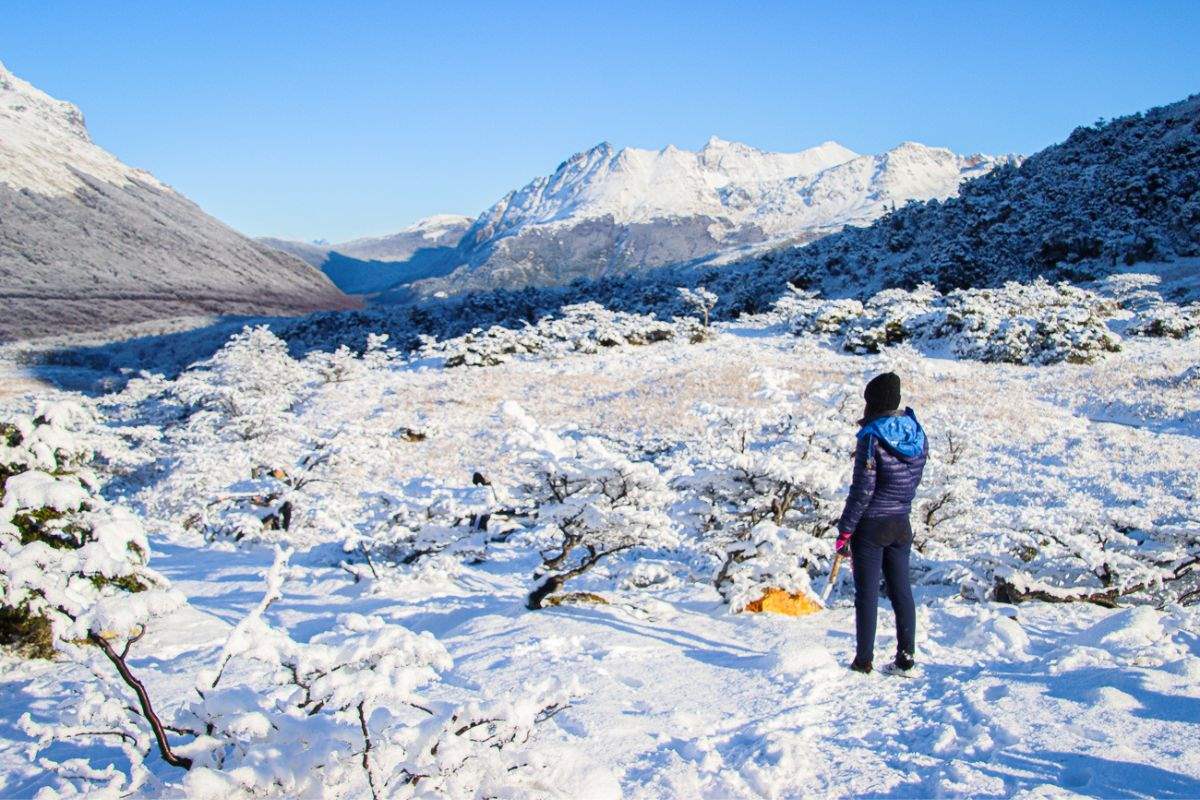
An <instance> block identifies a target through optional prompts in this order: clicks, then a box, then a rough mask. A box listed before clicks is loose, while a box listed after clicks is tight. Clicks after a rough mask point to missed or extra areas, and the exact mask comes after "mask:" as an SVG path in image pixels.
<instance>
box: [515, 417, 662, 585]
mask: <svg viewBox="0 0 1200 800" xmlns="http://www.w3.org/2000/svg"><path fill="white" fill-rule="evenodd" d="M502 413H503V417H504V420H505V422H506V423H507V424H508V425H509V426H510V431H511V434H510V436H511V442H512V446H513V447H514V448H515V449H516V450H517V452H518V454H519V460H520V462H521V464H522V466H523V468H524V474H525V481H524V485H523V486H522V487H521V489H520V497H521V499H522V500H523V501H524V502H526V503H528V504H529V505H530V506H532V507H533V508H534V509H536V514H537V523H536V526H535V528H534V530H533V531H532V532H531V534H530V538H531V540H532V542H533V544H534V546H536V547H537V548H538V549H539V551H540V554H541V557H542V563H541V564H540V565H539V566H538V568H537V570H536V572H535V573H534V580H535V582H536V585H535V586H534V588H533V590H532V591H531V592H530V593H529V598H528V605H529V607H530V608H533V609H536V608H541V607H542V606H543V605H544V604H545V602H546V600H547V599H548V598H549V597H550V596H551V595H553V594H554V593H555V592H558V591H560V590H562V589H563V587H564V586H565V585H566V583H567V582H568V581H570V580H572V579H573V578H577V577H579V576H580V575H583V574H584V573H586V572H588V571H589V570H590V569H592V568H593V567H594V566H595V565H596V564H597V563H599V562H600V561H601V560H603V559H605V558H608V557H610V556H612V555H614V554H616V553H620V552H623V551H626V550H630V549H632V548H635V547H645V548H665V547H671V546H674V545H675V544H676V543H677V542H678V537H677V534H676V531H675V530H674V527H673V525H672V522H671V519H670V517H669V516H668V515H667V513H666V508H667V506H668V505H669V504H670V502H671V499H672V498H671V492H670V489H669V488H668V486H667V483H666V481H665V480H664V478H663V476H662V475H661V474H660V473H659V471H658V470H657V469H656V468H655V467H654V465H653V464H649V463H646V462H635V461H631V460H630V459H628V458H626V457H625V456H623V455H621V454H619V453H616V452H614V451H613V450H612V448H611V447H609V446H608V445H607V444H605V443H604V442H602V441H601V440H599V439H597V438H595V437H587V436H585V437H580V438H578V439H568V438H566V437H563V436H559V435H558V434H555V433H553V432H552V431H549V430H546V429H545V428H542V427H541V426H539V425H538V424H537V423H536V422H535V421H534V420H533V419H532V418H531V417H530V416H529V415H528V414H527V413H525V411H524V410H523V409H522V408H521V407H520V406H518V405H517V404H516V403H514V402H512V401H509V402H507V403H505V404H504V406H503V408H502Z"/></svg>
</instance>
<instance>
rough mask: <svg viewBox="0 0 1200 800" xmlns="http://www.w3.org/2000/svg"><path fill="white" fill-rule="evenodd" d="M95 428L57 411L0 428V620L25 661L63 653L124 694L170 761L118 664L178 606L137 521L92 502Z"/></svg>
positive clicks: (62, 407) (96, 497)
mask: <svg viewBox="0 0 1200 800" xmlns="http://www.w3.org/2000/svg"><path fill="white" fill-rule="evenodd" d="M95 425H96V420H95V417H94V415H93V414H92V413H91V412H90V411H89V410H88V409H85V408H82V407H80V406H77V405H73V404H70V403H57V404H52V405H48V406H43V407H40V408H38V409H37V410H36V411H35V413H34V414H33V415H32V416H19V417H16V418H15V419H13V420H11V421H9V422H6V423H4V424H3V425H2V426H0V435H2V436H3V438H4V443H3V448H2V451H0V464H2V466H0V475H2V477H3V486H2V487H0V606H2V611H0V617H2V619H3V622H4V628H5V631H4V633H5V637H6V638H10V639H11V640H15V641H14V642H13V643H16V644H18V645H21V646H23V647H24V648H25V649H26V650H27V651H28V652H30V654H32V655H40V656H45V657H49V656H50V655H51V654H52V653H54V652H63V653H66V654H67V655H68V656H69V657H71V658H72V659H74V660H77V661H81V662H83V663H85V664H88V665H90V666H91V667H92V669H93V670H94V671H95V672H96V673H97V674H100V675H104V676H105V679H106V680H107V681H108V682H109V687H110V691H109V694H110V695H116V696H118V697H122V696H126V695H132V696H133V697H132V698H131V699H129V700H126V701H125V705H126V706H131V704H132V703H134V702H136V703H137V704H138V706H137V707H138V709H139V713H140V714H141V716H142V718H143V720H144V721H145V722H146V723H149V725H150V727H151V729H152V731H153V734H154V738H155V741H156V743H157V745H158V748H159V751H160V752H161V753H162V755H163V757H164V758H166V759H167V760H168V761H171V762H176V761H179V759H178V758H177V757H176V755H175V754H174V753H173V751H172V749H171V745H170V743H169V742H168V741H167V737H166V733H165V732H164V729H163V727H162V724H161V723H160V722H159V720H158V717H157V715H156V713H155V712H154V709H153V708H152V706H151V703H150V700H149V697H148V695H147V694H146V691H145V688H144V686H143V685H142V684H141V682H140V681H139V680H138V679H137V678H136V677H135V676H134V675H133V673H132V672H131V671H130V670H129V666H128V663H127V661H126V659H127V657H128V655H129V651H130V648H131V647H132V646H133V645H134V644H135V643H136V642H137V641H138V640H139V639H141V637H142V636H143V635H144V634H145V632H146V627H147V625H148V624H149V623H150V622H151V620H153V619H154V618H156V617H159V616H162V615H164V614H167V613H169V612H171V611H173V610H174V609H176V608H177V607H178V606H179V605H180V604H181V603H182V602H183V600H182V597H181V596H180V595H179V594H178V593H176V592H174V591H172V590H171V589H170V586H169V584H168V582H167V580H166V579H165V578H163V577H162V576H161V575H159V574H158V573H156V572H154V571H153V570H151V569H150V567H149V566H148V561H149V557H150V547H149V543H148V542H147V539H146V534H145V531H144V530H143V528H142V525H141V522H140V520H139V519H138V518H137V517H135V516H134V515H133V514H132V513H131V512H130V511H128V510H127V509H125V508H122V507H120V506H116V505H113V504H111V503H109V502H107V501H106V500H104V499H103V498H102V497H101V496H100V494H99V481H98V479H97V478H96V476H95V474H94V473H93V472H91V470H90V469H88V461H89V459H90V457H91V449H90V447H89V446H88V445H87V439H88V438H89V436H88V429H89V428H91V427H94V426H95ZM97 651H98V652H99V653H100V654H101V658H100V659H98V658H97V656H96V655H95V654H96V653H97ZM98 660H100V661H107V663H108V665H109V666H108V669H104V668H103V667H102V666H101V665H100V664H97V663H96V662H97V661H98ZM102 710H104V709H102ZM105 713H111V709H107V710H105ZM126 727H127V728H129V729H130V730H135V728H134V726H132V725H127V726H126ZM126 734H127V736H128V737H129V738H130V739H133V740H137V741H140V740H142V739H144V738H145V734H144V732H141V731H138V732H136V733H133V732H129V731H127V732H126ZM185 762H186V759H184V760H183V761H179V763H185Z"/></svg>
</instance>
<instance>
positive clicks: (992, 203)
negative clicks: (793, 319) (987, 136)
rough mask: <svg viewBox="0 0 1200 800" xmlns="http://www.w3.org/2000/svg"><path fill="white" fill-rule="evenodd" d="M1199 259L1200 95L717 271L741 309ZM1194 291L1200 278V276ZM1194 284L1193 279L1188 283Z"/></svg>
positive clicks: (1084, 275) (1075, 135)
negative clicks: (793, 297) (809, 294)
mask: <svg viewBox="0 0 1200 800" xmlns="http://www.w3.org/2000/svg"><path fill="white" fill-rule="evenodd" d="M1193 256H1200V95H1193V96H1192V97H1189V98H1188V99H1186V100H1183V101H1180V102H1178V103H1174V104H1171V105H1167V106H1163V107H1160V108H1155V109H1151V110H1150V111H1147V112H1145V113H1144V114H1143V113H1138V114H1132V115H1130V116H1126V117H1121V118H1118V119H1114V120H1111V121H1109V122H1105V123H1101V124H1097V125H1094V126H1091V127H1080V128H1077V129H1075V131H1074V132H1072V133H1071V135H1070V136H1069V137H1068V138H1067V139H1066V141H1064V142H1062V143H1061V144H1057V145H1052V146H1050V147H1047V148H1046V149H1044V150H1042V151H1040V152H1039V153H1037V154H1036V155H1033V156H1030V157H1029V158H1028V159H1026V160H1025V161H1024V162H1023V163H1022V164H1021V165H1020V166H1019V167H1018V166H1015V165H1005V166H1003V167H1001V168H999V169H996V170H994V171H992V172H990V173H989V174H987V175H985V176H983V177H980V178H978V179H976V180H974V181H971V182H970V183H967V184H964V185H963V187H962V189H961V191H960V193H959V196H958V197H957V198H952V199H949V200H946V201H945V202H937V201H931V202H928V203H915V204H912V205H909V206H907V207H905V208H902V209H900V210H898V211H896V212H895V213H893V214H889V215H888V216H887V217H885V218H884V219H880V220H877V221H876V222H875V223H873V224H872V225H870V226H869V227H865V228H849V229H847V230H845V231H842V232H841V233H838V234H836V235H833V236H829V237H827V238H825V239H822V240H820V241H818V242H814V243H812V244H810V245H808V246H807V247H802V248H789V249H784V250H781V251H779V252H775V253H772V254H770V255H768V256H766V257H764V258H763V259H761V260H759V261H757V262H755V263H753V264H751V265H750V267H749V269H748V270H736V271H735V272H737V275H733V274H731V275H729V276H727V277H724V278H719V279H718V281H719V282H720V283H722V284H723V285H724V286H725V287H726V290H727V292H728V294H729V297H728V302H729V303H730V306H729V307H730V308H731V309H732V310H737V309H743V310H744V309H752V308H758V307H761V306H762V303H763V302H764V299H765V298H767V297H772V296H777V295H778V293H779V292H780V291H781V290H782V287H783V286H784V285H785V284H786V283H787V282H793V283H799V284H804V285H813V286H819V287H821V288H823V289H825V290H826V291H831V292H837V293H843V294H844V293H852V294H866V293H870V292H871V291H874V290H875V289H878V288H882V287H885V286H915V285H916V284H918V283H921V282H924V281H929V282H932V283H934V284H937V285H938V286H940V287H942V288H952V287H961V286H997V285H1000V284H1002V283H1004V282H1005V281H1008V280H1021V281H1025V280H1029V279H1030V278H1033V277H1035V276H1038V275H1043V276H1046V277H1048V278H1053V279H1068V280H1075V279H1088V278H1092V277H1097V276H1100V275H1102V274H1105V273H1108V272H1112V271H1115V270H1118V269H1120V268H1122V267H1123V266H1129V265H1133V264H1136V263H1139V262H1147V261H1170V260H1173V259H1177V258H1181V257H1182V258H1186V257H1193ZM1186 280H1190V281H1191V283H1192V289H1193V290H1194V289H1195V288H1196V284H1197V282H1200V276H1197V275H1195V274H1192V275H1191V276H1190V279H1189V278H1186V276H1185V281H1186ZM1185 288H1186V287H1185Z"/></svg>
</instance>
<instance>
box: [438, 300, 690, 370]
mask: <svg viewBox="0 0 1200 800" xmlns="http://www.w3.org/2000/svg"><path fill="white" fill-rule="evenodd" d="M703 335H704V329H703V328H702V327H701V325H700V323H699V322H697V321H696V320H695V319H692V318H686V319H677V320H675V321H673V322H664V321H662V320H659V319H656V318H655V317H652V316H647V315H644V314H631V313H625V312H619V311H610V310H609V309H607V308H605V307H604V306H602V305H600V304H599V303H579V304H577V305H570V306H565V307H564V308H562V309H561V312H560V314H559V315H558V316H555V317H543V318H541V319H539V320H538V321H537V322H536V323H535V324H529V323H526V324H525V325H524V327H522V328H520V329H513V328H506V327H501V326H499V325H497V326H493V327H491V328H488V329H487V330H479V329H477V330H474V331H471V332H470V333H467V334H465V335H463V336H458V337H454V338H451V339H444V340H441V341H438V340H435V339H432V338H430V337H426V338H425V339H424V340H423V346H422V348H421V350H420V352H419V354H418V355H419V356H421V357H440V358H443V359H444V364H445V366H447V367H462V366H467V367H485V366H495V365H497V364H503V363H505V362H506V361H509V360H511V359H512V358H513V357H515V356H521V355H534V354H537V355H541V356H544V357H548V358H556V357H561V356H564V355H568V354H571V353H595V352H597V351H598V350H599V349H600V348H602V347H621V346H626V345H645V344H653V343H655V342H665V341H670V340H673V339H685V340H688V341H698V340H699V339H701V338H703Z"/></svg>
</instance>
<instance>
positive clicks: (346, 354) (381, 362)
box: [304, 333, 400, 383]
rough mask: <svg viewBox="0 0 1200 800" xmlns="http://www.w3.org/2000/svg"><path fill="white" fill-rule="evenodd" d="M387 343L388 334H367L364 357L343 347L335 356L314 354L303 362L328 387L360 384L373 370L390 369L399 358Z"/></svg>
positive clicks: (335, 351)
mask: <svg viewBox="0 0 1200 800" xmlns="http://www.w3.org/2000/svg"><path fill="white" fill-rule="evenodd" d="M387 341H388V335H387V334H386V333H382V334H381V333H370V334H367V344H366V348H365V349H364V350H363V352H362V353H361V354H360V353H355V352H354V351H353V350H351V349H350V348H349V347H347V346H346V345H344V344H343V345H340V346H339V347H338V348H337V349H336V350H333V351H332V352H326V351H323V350H314V351H313V352H311V353H309V355H308V356H307V357H306V358H305V359H304V363H305V365H306V366H307V367H309V369H311V370H312V371H313V372H314V373H315V374H316V375H317V376H319V377H320V378H321V380H323V381H325V382H326V383H344V382H346V381H352V380H357V379H359V378H364V377H366V376H367V375H369V374H370V373H371V371H372V370H377V369H384V368H386V367H388V366H389V365H391V364H393V363H395V362H396V360H397V359H398V358H399V357H400V354H399V353H398V352H397V351H396V350H394V349H392V348H390V347H388V344H387Z"/></svg>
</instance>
